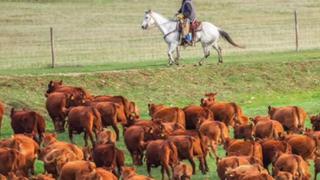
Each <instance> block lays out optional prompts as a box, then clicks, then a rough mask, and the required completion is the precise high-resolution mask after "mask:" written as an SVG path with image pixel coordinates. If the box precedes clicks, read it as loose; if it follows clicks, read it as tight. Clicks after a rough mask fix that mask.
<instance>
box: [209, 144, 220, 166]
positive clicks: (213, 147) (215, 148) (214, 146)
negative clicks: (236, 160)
mask: <svg viewBox="0 0 320 180" xmlns="http://www.w3.org/2000/svg"><path fill="white" fill-rule="evenodd" d="M211 150H212V152H213V155H214V157H215V158H216V162H218V160H219V156H218V154H217V145H216V143H215V142H214V141H211Z"/></svg>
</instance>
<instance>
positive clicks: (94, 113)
mask: <svg viewBox="0 0 320 180" xmlns="http://www.w3.org/2000/svg"><path fill="white" fill-rule="evenodd" d="M102 128H103V127H102V123H101V115H100V113H99V111H98V110H97V109H96V108H94V107H90V106H89V107H87V106H78V107H74V108H72V109H71V110H70V112H69V114H68V130H69V139H70V140H71V142H73V137H72V134H73V133H77V134H80V133H81V132H84V141H85V146H88V135H89V137H90V140H91V143H92V146H94V145H95V142H94V138H93V132H94V133H95V134H96V135H97V132H98V131H101V130H102Z"/></svg>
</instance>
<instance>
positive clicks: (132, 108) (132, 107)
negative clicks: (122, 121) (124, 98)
mask: <svg viewBox="0 0 320 180" xmlns="http://www.w3.org/2000/svg"><path fill="white" fill-rule="evenodd" d="M129 112H130V114H135V115H136V116H138V117H139V116H140V112H139V109H138V106H137V105H136V103H135V102H133V101H130V102H129Z"/></svg>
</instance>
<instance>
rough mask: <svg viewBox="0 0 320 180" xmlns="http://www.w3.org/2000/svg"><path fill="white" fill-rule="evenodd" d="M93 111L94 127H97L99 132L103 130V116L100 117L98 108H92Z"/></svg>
mask: <svg viewBox="0 0 320 180" xmlns="http://www.w3.org/2000/svg"><path fill="white" fill-rule="evenodd" d="M91 109H92V113H93V115H94V116H95V122H94V125H95V126H96V128H97V129H98V130H101V128H102V122H101V115H100V113H99V111H98V110H97V108H95V107H91Z"/></svg>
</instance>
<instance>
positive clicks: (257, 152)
mask: <svg viewBox="0 0 320 180" xmlns="http://www.w3.org/2000/svg"><path fill="white" fill-rule="evenodd" d="M224 149H225V150H226V154H227V155H228V156H232V155H242V156H254V157H256V158H257V159H260V161H261V164H262V162H263V154H262V147H261V145H260V144H259V143H258V142H254V141H244V140H235V139H234V140H230V139H229V138H228V139H226V143H225V146H224Z"/></svg>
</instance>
